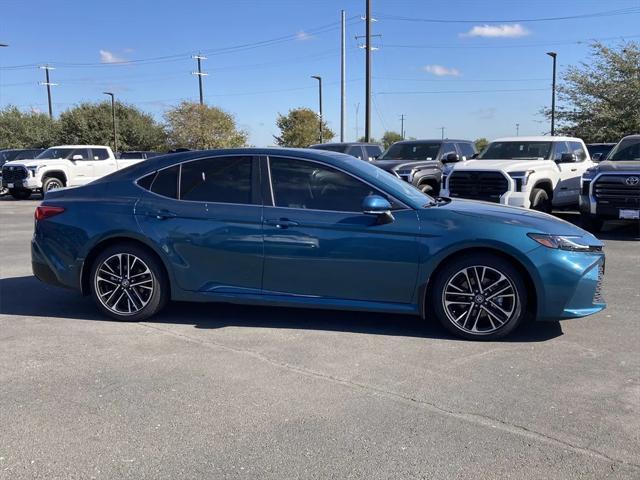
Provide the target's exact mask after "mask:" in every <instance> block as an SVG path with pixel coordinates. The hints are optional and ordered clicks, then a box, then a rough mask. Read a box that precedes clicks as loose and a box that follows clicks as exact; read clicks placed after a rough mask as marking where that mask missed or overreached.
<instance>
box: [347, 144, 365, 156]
mask: <svg viewBox="0 0 640 480" xmlns="http://www.w3.org/2000/svg"><path fill="white" fill-rule="evenodd" d="M347 155H351V156H352V157H356V158H359V159H362V148H360V145H354V146H351V147H349V149H348V150H347Z"/></svg>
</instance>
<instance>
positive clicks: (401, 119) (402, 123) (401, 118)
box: [400, 113, 404, 140]
mask: <svg viewBox="0 0 640 480" xmlns="http://www.w3.org/2000/svg"><path fill="white" fill-rule="evenodd" d="M400 136H401V137H402V139H403V140H404V113H403V114H402V115H400Z"/></svg>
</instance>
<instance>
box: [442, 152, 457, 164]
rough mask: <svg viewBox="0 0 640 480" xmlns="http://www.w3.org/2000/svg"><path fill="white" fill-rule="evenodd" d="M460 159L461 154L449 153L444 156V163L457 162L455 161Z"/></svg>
mask: <svg viewBox="0 0 640 480" xmlns="http://www.w3.org/2000/svg"><path fill="white" fill-rule="evenodd" d="M459 161H460V155H458V154H457V153H453V152H451V153H447V154H446V155H445V157H444V160H443V161H442V163H455V162H459Z"/></svg>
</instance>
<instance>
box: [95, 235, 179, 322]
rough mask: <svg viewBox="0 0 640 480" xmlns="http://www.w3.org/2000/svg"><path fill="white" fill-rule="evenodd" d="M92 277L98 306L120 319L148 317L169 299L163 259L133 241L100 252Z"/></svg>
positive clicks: (143, 318) (135, 320)
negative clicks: (133, 243) (161, 261)
mask: <svg viewBox="0 0 640 480" xmlns="http://www.w3.org/2000/svg"><path fill="white" fill-rule="evenodd" d="M90 278H91V296H92V297H93V300H94V301H95V303H96V305H97V306H98V308H99V309H100V311H102V312H103V313H104V314H106V315H108V316H110V317H111V318H115V319H116V320H125V321H132V322H137V321H140V320H145V319H147V318H149V317H151V316H152V315H154V314H156V313H157V312H159V311H160V310H161V309H162V308H163V307H164V306H165V304H166V303H167V301H168V300H169V282H168V280H167V275H166V273H165V271H164V268H163V266H162V264H161V263H160V260H158V259H157V258H156V257H155V256H154V255H152V254H150V253H149V252H148V251H147V250H146V249H144V248H141V247H139V246H137V245H132V244H130V243H121V244H117V245H113V246H111V247H108V248H107V249H105V250H104V251H103V252H102V253H100V254H99V255H98V257H97V258H96V259H95V261H94V262H93V265H92V267H91V277H90Z"/></svg>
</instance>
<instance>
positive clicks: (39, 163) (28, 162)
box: [3, 158, 59, 168]
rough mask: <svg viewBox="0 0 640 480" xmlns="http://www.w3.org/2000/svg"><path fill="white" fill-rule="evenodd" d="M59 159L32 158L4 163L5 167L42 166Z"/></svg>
mask: <svg viewBox="0 0 640 480" xmlns="http://www.w3.org/2000/svg"><path fill="white" fill-rule="evenodd" d="M57 161H59V160H58V159H53V158H32V159H30V160H25V159H24V158H23V159H22V160H11V161H10V162H7V163H5V164H4V165H3V167H25V168H28V167H41V166H42V165H45V164H47V163H52V162H57Z"/></svg>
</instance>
